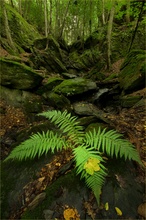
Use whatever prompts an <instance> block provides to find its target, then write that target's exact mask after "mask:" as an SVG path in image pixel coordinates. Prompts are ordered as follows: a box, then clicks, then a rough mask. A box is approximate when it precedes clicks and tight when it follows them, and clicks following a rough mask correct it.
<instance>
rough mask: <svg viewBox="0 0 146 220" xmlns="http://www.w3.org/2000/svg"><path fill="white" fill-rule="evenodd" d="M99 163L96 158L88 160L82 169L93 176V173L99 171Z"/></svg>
mask: <svg viewBox="0 0 146 220" xmlns="http://www.w3.org/2000/svg"><path fill="white" fill-rule="evenodd" d="M99 163H100V161H99V160H98V159H97V158H89V159H88V160H87V162H86V163H85V165H84V169H85V170H86V172H87V173H88V174H90V175H93V174H94V171H99V170H100V166H99V165H98V164H99Z"/></svg>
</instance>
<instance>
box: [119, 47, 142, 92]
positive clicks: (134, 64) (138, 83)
mask: <svg viewBox="0 0 146 220" xmlns="http://www.w3.org/2000/svg"><path fill="white" fill-rule="evenodd" d="M145 54H146V51H145V50H133V51H131V52H130V53H129V54H128V55H127V57H126V58H125V61H124V63H123V64H122V66H121V72H120V73H119V82H120V87H121V88H122V89H124V90H125V91H136V90H137V89H142V88H145V72H146V60H145Z"/></svg>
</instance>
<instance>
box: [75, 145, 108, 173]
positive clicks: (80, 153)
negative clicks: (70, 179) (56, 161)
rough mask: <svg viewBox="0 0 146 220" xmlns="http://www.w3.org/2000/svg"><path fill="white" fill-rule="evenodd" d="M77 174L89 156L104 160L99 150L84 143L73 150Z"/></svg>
mask: <svg viewBox="0 0 146 220" xmlns="http://www.w3.org/2000/svg"><path fill="white" fill-rule="evenodd" d="M73 154H74V158H75V162H76V168H77V174H79V173H81V172H82V171H83V169H84V165H85V163H86V162H87V161H88V159H90V158H96V159H97V160H99V161H101V162H104V160H103V158H102V157H101V156H100V152H98V151H97V150H95V149H94V148H88V147H87V146H85V145H81V146H79V147H77V148H75V149H74V150H73Z"/></svg>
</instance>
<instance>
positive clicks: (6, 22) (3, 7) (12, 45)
mask: <svg viewBox="0 0 146 220" xmlns="http://www.w3.org/2000/svg"><path fill="white" fill-rule="evenodd" d="M1 5H2V10H3V13H4V25H5V31H6V37H7V40H8V43H9V45H10V47H11V48H12V49H13V50H14V53H16V52H17V49H16V47H15V44H14V42H13V40H12V36H11V30H10V27H9V22H8V17H7V11H6V8H5V2H4V0H1Z"/></svg>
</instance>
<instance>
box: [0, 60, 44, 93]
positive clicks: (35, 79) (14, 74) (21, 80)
mask: <svg viewBox="0 0 146 220" xmlns="http://www.w3.org/2000/svg"><path fill="white" fill-rule="evenodd" d="M0 66H1V68H0V77H1V85H2V86H7V87H10V88H14V89H21V90H32V89H34V88H36V87H37V86H39V85H40V83H41V82H42V80H43V77H41V76H40V75H38V74H37V73H35V71H33V70H32V69H31V68H30V67H28V66H26V65H22V64H20V63H17V62H14V61H10V60H6V59H4V58H1V59H0Z"/></svg>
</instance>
